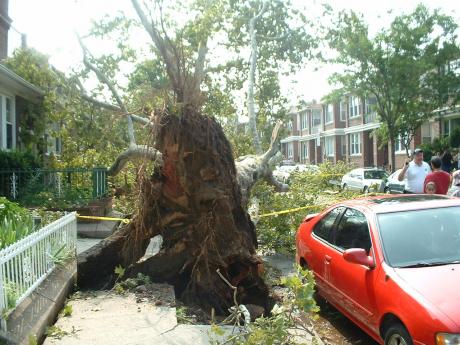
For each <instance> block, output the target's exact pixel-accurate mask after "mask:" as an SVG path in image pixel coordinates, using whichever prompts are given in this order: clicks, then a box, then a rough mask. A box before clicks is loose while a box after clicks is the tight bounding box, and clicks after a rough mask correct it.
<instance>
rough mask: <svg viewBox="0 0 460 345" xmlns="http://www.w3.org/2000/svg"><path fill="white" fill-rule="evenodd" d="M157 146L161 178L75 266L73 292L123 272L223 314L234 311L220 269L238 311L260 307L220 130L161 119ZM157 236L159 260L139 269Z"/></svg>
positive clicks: (253, 259)
mask: <svg viewBox="0 0 460 345" xmlns="http://www.w3.org/2000/svg"><path fill="white" fill-rule="evenodd" d="M156 143H157V146H156V147H155V148H156V149H157V150H158V151H159V152H161V153H162V158H163V166H162V168H161V171H158V172H156V173H154V174H153V175H152V176H151V177H150V178H148V179H146V180H144V181H143V182H142V185H141V195H140V197H141V200H140V203H139V211H138V213H137V214H136V216H135V217H134V219H133V221H132V222H131V223H130V224H129V225H127V226H126V227H125V228H124V229H122V230H120V231H119V232H117V233H116V234H114V235H112V236H111V237H110V238H109V239H107V240H105V241H104V242H102V243H101V244H100V245H99V246H96V247H94V249H93V250H92V251H91V252H90V253H89V254H88V255H87V256H86V257H85V258H83V259H82V260H81V262H80V263H79V267H78V269H79V281H78V284H79V286H80V287H83V288H85V287H93V286H100V285H101V282H103V281H107V278H108V276H110V275H113V272H114V271H113V270H114V268H115V266H117V265H122V266H124V267H128V269H127V271H126V272H127V275H128V276H133V275H136V274H137V273H138V272H143V273H146V274H149V275H150V276H151V277H152V278H153V279H154V280H155V281H167V282H170V283H172V284H174V285H175V287H176V293H177V294H178V295H179V296H181V297H183V298H184V299H185V300H187V299H189V300H190V299H192V300H193V301H195V302H196V301H199V303H200V304H202V305H203V306H205V307H209V306H213V307H216V308H218V310H221V311H224V310H226V308H227V307H229V306H230V305H232V304H233V302H232V291H231V290H230V288H229V287H228V286H227V285H226V284H225V283H224V282H223V281H222V280H221V278H220V277H219V276H218V274H217V273H216V270H217V269H220V271H221V273H222V274H223V275H224V276H225V277H226V278H227V279H228V280H229V281H230V282H231V283H232V284H233V285H234V286H237V287H238V296H239V298H240V301H241V302H242V303H247V302H251V303H255V304H259V305H262V306H264V307H266V306H267V305H266V303H267V296H268V291H267V288H266V286H265V284H264V283H263V281H262V279H261V278H260V277H259V270H260V265H261V261H260V259H259V258H258V257H257V255H256V253H255V248H256V246H257V238H256V234H255V229H254V225H253V223H252V222H251V220H250V218H249V216H248V214H247V212H246V211H245V209H244V208H243V206H242V197H241V192H240V187H239V184H238V182H237V173H236V169H235V163H234V159H233V156H232V151H231V148H230V144H229V143H228V141H227V139H226V138H225V135H224V133H223V131H222V128H221V127H220V125H219V124H218V123H217V122H216V121H215V120H214V119H212V118H208V117H204V116H202V115H201V114H198V113H196V112H195V111H194V110H193V109H192V108H186V109H185V110H184V114H183V115H182V116H180V117H178V116H174V115H163V116H162V118H161V125H160V126H159V129H158V137H157V139H156ZM156 235H161V236H162V237H163V244H162V248H161V251H160V253H159V254H157V255H155V256H153V257H152V258H150V259H147V260H146V261H143V262H138V261H139V259H140V258H141V257H142V256H143V254H144V252H145V249H146V247H147V245H148V243H149V240H150V238H152V237H154V236H156ZM102 254H103V255H104V256H105V259H104V260H99V259H98V258H99V257H100V256H101V255H102Z"/></svg>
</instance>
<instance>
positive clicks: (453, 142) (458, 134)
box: [449, 127, 460, 148]
mask: <svg viewBox="0 0 460 345" xmlns="http://www.w3.org/2000/svg"><path fill="white" fill-rule="evenodd" d="M449 145H450V147H451V148H460V128H459V127H455V128H454V129H453V130H452V132H451V133H450V135H449Z"/></svg>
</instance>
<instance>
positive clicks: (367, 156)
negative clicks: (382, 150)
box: [361, 131, 374, 167]
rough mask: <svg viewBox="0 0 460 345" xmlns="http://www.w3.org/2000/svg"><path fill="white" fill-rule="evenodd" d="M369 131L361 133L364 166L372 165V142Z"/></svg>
mask: <svg viewBox="0 0 460 345" xmlns="http://www.w3.org/2000/svg"><path fill="white" fill-rule="evenodd" d="M370 133H371V131H365V132H362V134H361V154H362V156H363V164H364V166H366V167H370V166H373V165H374V143H373V141H372V138H371V137H370Z"/></svg>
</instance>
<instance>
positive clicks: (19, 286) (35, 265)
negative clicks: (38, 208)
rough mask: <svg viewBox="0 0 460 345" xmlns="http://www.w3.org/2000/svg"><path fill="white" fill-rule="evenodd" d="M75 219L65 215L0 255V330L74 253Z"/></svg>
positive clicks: (74, 215) (74, 216)
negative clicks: (25, 300) (26, 299)
mask: <svg viewBox="0 0 460 345" xmlns="http://www.w3.org/2000/svg"><path fill="white" fill-rule="evenodd" d="M76 245H77V217H76V214H75V213H69V214H67V215H65V216H64V217H62V218H60V219H58V220H56V221H55V222H53V223H51V224H48V225H47V226H45V227H43V228H42V229H40V230H38V231H36V232H34V233H32V234H30V235H29V236H27V237H25V238H23V239H22V240H20V241H18V242H16V243H14V244H12V245H10V246H8V247H6V248H4V249H3V250H1V251H0V313H1V314H0V319H1V322H0V330H3V331H6V321H5V319H4V317H5V315H6V314H8V312H11V311H12V310H14V308H15V307H16V306H17V305H18V304H20V303H21V302H22V301H23V300H24V299H25V298H26V297H27V296H29V295H30V294H31V293H32V292H33V291H34V289H36V288H37V287H38V286H39V285H40V283H41V282H42V281H43V280H44V279H45V278H46V277H47V276H48V275H49V274H50V273H51V272H52V271H53V269H54V268H55V267H56V264H57V263H58V262H59V261H60V260H61V259H64V258H67V257H69V256H73V255H75V253H76Z"/></svg>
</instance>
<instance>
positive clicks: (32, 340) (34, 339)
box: [28, 334, 38, 345]
mask: <svg viewBox="0 0 460 345" xmlns="http://www.w3.org/2000/svg"><path fill="white" fill-rule="evenodd" d="M28 341H29V343H28V344H29V345H38V340H37V336H36V335H34V334H29V339H28Z"/></svg>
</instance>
